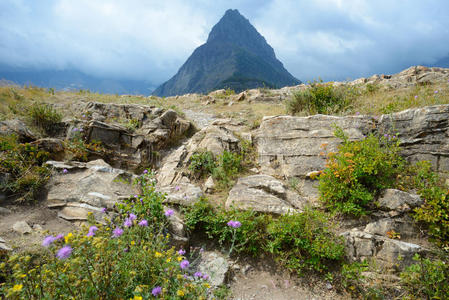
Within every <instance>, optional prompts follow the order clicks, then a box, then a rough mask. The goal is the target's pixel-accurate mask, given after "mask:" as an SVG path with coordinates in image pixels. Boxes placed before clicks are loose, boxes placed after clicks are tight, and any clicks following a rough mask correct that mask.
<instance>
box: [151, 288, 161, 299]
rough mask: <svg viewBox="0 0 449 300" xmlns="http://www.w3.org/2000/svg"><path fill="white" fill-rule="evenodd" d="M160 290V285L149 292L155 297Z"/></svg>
mask: <svg viewBox="0 0 449 300" xmlns="http://www.w3.org/2000/svg"><path fill="white" fill-rule="evenodd" d="M161 292H162V288H161V287H160V286H157V287H155V288H154V289H153V290H152V291H151V294H153V296H154V297H156V296H157V295H159V294H160V293H161Z"/></svg>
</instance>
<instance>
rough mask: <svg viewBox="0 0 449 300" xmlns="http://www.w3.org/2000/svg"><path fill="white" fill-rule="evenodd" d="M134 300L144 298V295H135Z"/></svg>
mask: <svg viewBox="0 0 449 300" xmlns="http://www.w3.org/2000/svg"><path fill="white" fill-rule="evenodd" d="M133 300H142V296H134V298H133Z"/></svg>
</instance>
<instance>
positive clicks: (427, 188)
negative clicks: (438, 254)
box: [406, 161, 449, 247]
mask: <svg viewBox="0 0 449 300" xmlns="http://www.w3.org/2000/svg"><path fill="white" fill-rule="evenodd" d="M408 173H410V174H412V175H413V176H407V177H406V178H408V179H409V182H408V185H409V186H410V187H411V188H414V189H416V190H417V191H418V194H419V195H420V196H421V197H422V198H424V199H425V203H424V204H423V205H422V206H421V207H419V208H416V209H415V213H416V214H415V215H414V217H415V219H416V220H417V221H421V222H425V223H426V224H427V225H428V226H429V233H430V235H431V236H432V238H433V240H434V241H435V242H436V243H437V244H438V245H440V246H443V247H449V188H448V187H447V186H446V185H445V184H444V181H443V180H442V179H441V178H440V177H439V176H438V174H436V173H435V172H433V171H432V165H431V163H430V162H426V161H422V162H418V163H417V164H416V165H415V166H412V167H411V168H409V170H408Z"/></svg>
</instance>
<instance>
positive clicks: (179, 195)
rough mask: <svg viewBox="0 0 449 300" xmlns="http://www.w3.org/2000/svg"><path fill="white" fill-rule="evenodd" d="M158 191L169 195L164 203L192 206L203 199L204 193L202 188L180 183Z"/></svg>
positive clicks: (163, 187)
mask: <svg viewBox="0 0 449 300" xmlns="http://www.w3.org/2000/svg"><path fill="white" fill-rule="evenodd" d="M157 190H158V191H159V192H161V193H165V194H167V197H166V199H165V200H164V203H170V204H179V205H192V204H194V203H195V202H197V201H198V199H199V198H201V197H203V195H204V194H203V191H202V190H201V188H200V187H198V186H196V185H194V184H191V183H181V182H180V183H178V184H176V185H172V186H162V187H158V188H157Z"/></svg>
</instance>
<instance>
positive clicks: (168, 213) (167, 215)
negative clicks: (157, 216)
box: [164, 209, 175, 217]
mask: <svg viewBox="0 0 449 300" xmlns="http://www.w3.org/2000/svg"><path fill="white" fill-rule="evenodd" d="M174 213H175V211H174V210H173V209H167V210H166V211H165V213H164V215H165V216H166V217H170V216H173V214H174Z"/></svg>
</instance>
